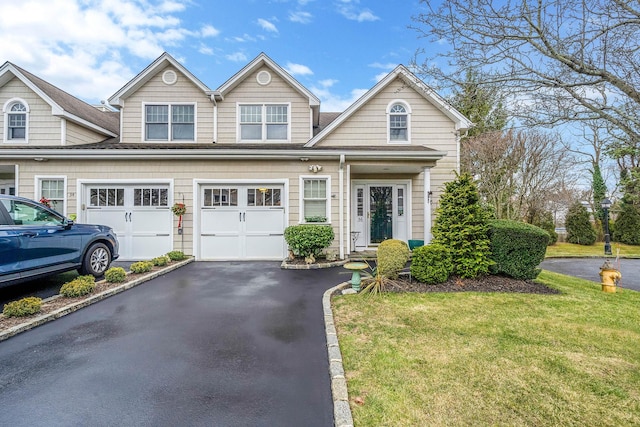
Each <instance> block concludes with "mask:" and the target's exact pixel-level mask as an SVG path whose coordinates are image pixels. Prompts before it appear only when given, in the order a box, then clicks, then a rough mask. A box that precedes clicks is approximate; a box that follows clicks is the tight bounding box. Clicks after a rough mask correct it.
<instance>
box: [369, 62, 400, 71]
mask: <svg viewBox="0 0 640 427" xmlns="http://www.w3.org/2000/svg"><path fill="white" fill-rule="evenodd" d="M397 65H398V64H394V63H393V62H387V63H386V64H382V63H380V62H374V63H372V64H369V67H371V68H380V69H381V70H389V71H391V70H393V69H394V68H396V66H397Z"/></svg>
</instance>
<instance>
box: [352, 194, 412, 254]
mask: <svg viewBox="0 0 640 427" xmlns="http://www.w3.org/2000/svg"><path fill="white" fill-rule="evenodd" d="M406 194H407V184H400V183H375V182H371V183H361V184H356V185H355V186H354V200H353V213H354V215H353V220H352V223H351V229H352V232H351V238H352V247H351V249H352V250H363V249H365V248H367V247H370V246H377V245H378V244H380V243H381V242H383V241H384V240H387V239H400V240H405V241H406V239H407V236H408V230H407V226H408V223H407V220H406V212H407V208H406V199H407V198H406Z"/></svg>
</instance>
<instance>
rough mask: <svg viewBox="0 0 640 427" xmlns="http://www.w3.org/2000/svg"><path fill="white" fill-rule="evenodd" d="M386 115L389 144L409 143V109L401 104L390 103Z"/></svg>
mask: <svg viewBox="0 0 640 427" xmlns="http://www.w3.org/2000/svg"><path fill="white" fill-rule="evenodd" d="M387 115H388V116H389V128H388V132H389V142H399V143H408V142H410V135H409V132H410V115H411V111H410V110H409V107H408V106H407V105H405V104H404V103H401V102H395V103H392V104H391V105H389V108H388V110H387Z"/></svg>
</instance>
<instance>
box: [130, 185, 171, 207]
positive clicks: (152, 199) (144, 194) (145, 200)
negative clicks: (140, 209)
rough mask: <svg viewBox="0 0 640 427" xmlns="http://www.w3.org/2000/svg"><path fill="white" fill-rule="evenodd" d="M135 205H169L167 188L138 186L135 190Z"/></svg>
mask: <svg viewBox="0 0 640 427" xmlns="http://www.w3.org/2000/svg"><path fill="white" fill-rule="evenodd" d="M133 205H134V206H169V191H168V190H167V189H166V188H136V189H134V190H133Z"/></svg>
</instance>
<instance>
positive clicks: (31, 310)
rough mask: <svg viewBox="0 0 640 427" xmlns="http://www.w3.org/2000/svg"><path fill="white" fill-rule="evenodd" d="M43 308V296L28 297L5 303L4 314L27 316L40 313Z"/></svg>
mask: <svg viewBox="0 0 640 427" xmlns="http://www.w3.org/2000/svg"><path fill="white" fill-rule="evenodd" d="M41 308H42V298H38V297H26V298H22V299H20V300H18V301H12V302H10V303H7V304H5V305H4V308H3V309H2V314H3V315H4V316H5V317H25V316H31V315H33V314H36V313H39V312H40V309H41Z"/></svg>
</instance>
